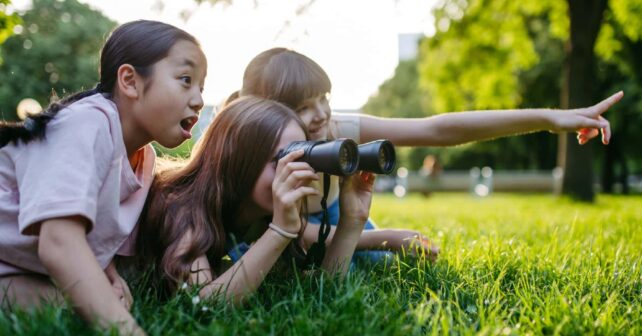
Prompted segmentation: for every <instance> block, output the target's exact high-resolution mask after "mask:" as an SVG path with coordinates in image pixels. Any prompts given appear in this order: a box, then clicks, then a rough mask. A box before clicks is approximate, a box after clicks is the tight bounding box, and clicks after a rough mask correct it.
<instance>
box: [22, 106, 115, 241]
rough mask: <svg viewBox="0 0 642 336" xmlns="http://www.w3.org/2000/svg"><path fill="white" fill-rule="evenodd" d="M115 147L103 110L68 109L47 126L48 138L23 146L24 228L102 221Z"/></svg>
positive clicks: (32, 231) (34, 230) (27, 231)
mask: <svg viewBox="0 0 642 336" xmlns="http://www.w3.org/2000/svg"><path fill="white" fill-rule="evenodd" d="M113 153H114V144H113V141H112V138H111V135H110V126H109V120H108V119H107V116H106V115H104V114H103V113H102V112H100V111H97V110H96V111H91V110H90V111H85V110H80V111H78V110H69V109H63V110H61V111H60V112H59V113H58V115H56V117H55V118H54V119H52V120H51V121H50V122H49V124H48V125H47V128H46V131H45V139H44V140H34V141H32V142H30V143H29V144H27V145H21V148H20V153H19V155H18V156H17V158H16V177H17V182H18V190H19V193H20V213H19V216H18V225H19V230H20V232H21V233H22V234H27V235H32V234H37V232H38V228H37V227H33V225H34V224H37V223H40V222H41V221H43V220H46V219H51V218H59V217H67V216H82V217H85V218H87V219H88V220H89V222H90V224H91V227H93V225H94V223H95V221H96V213H97V200H98V194H99V191H100V189H101V187H102V185H103V181H104V180H105V179H106V176H107V173H108V171H109V169H110V167H111V165H112V162H113V161H114V159H113Z"/></svg>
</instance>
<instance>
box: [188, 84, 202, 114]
mask: <svg viewBox="0 0 642 336" xmlns="http://www.w3.org/2000/svg"><path fill="white" fill-rule="evenodd" d="M204 105H205V103H204V102H203V94H202V93H201V90H200V89H198V90H196V93H195V94H194V95H192V98H191V99H190V101H189V107H190V108H191V109H192V110H194V111H195V112H196V113H200V111H201V109H202V108H203V106H204Z"/></svg>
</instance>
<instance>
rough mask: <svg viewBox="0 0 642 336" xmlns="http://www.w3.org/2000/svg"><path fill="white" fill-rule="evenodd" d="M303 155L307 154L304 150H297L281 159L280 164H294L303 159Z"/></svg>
mask: <svg viewBox="0 0 642 336" xmlns="http://www.w3.org/2000/svg"><path fill="white" fill-rule="evenodd" d="M303 153H305V152H304V150H303V149H299V150H295V151H293V152H291V153H288V154H287V155H286V156H284V157H282V158H281V159H279V163H281V162H283V163H288V162H292V161H294V160H296V159H298V158H300V157H302V156H303Z"/></svg>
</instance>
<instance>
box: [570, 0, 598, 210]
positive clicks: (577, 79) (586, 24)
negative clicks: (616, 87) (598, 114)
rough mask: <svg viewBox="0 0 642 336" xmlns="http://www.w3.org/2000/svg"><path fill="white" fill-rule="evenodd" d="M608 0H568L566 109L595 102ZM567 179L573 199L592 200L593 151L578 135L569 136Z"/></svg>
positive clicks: (593, 196)
mask: <svg viewBox="0 0 642 336" xmlns="http://www.w3.org/2000/svg"><path fill="white" fill-rule="evenodd" d="M606 5H607V0H568V7H569V15H570V22H571V30H570V33H571V36H570V41H569V44H568V48H567V57H566V64H565V74H564V75H565V76H564V81H565V83H564V85H565V86H566V90H565V91H566V93H567V94H568V97H566V98H567V99H564V98H565V97H562V98H563V99H562V102H567V103H568V106H565V107H566V108H576V107H585V106H589V105H592V104H593V103H595V102H594V98H595V97H594V92H595V81H596V77H595V54H594V52H593V47H594V45H595V39H596V38H597V34H598V32H599V31H600V26H601V25H602V17H603V14H604V11H605V9H606ZM565 152H566V153H565V160H564V166H563V167H564V179H563V181H562V193H563V194H565V195H569V196H571V197H572V198H575V199H578V200H582V201H587V202H592V201H593V200H594V198H595V192H594V190H593V177H594V173H593V152H592V151H591V146H590V145H584V146H580V145H579V144H578V143H577V139H575V134H573V133H569V134H567V135H566V150H565Z"/></svg>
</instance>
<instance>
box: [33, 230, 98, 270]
mask: <svg viewBox="0 0 642 336" xmlns="http://www.w3.org/2000/svg"><path fill="white" fill-rule="evenodd" d="M75 226H76V224H75V223H74V224H73V225H71V226H70V225H67V223H65V222H62V221H60V222H56V223H50V222H43V223H42V224H41V227H40V235H39V236H38V258H39V259H40V262H42V264H43V265H44V266H45V268H47V269H49V268H50V267H51V266H55V265H56V264H58V263H61V262H64V261H65V260H68V256H69V255H70V254H71V253H75V250H76V249H75V247H77V246H78V243H82V240H85V243H86V236H85V233H84V229H83V230H80V229H79V228H76V227H75ZM78 226H80V224H78Z"/></svg>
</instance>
